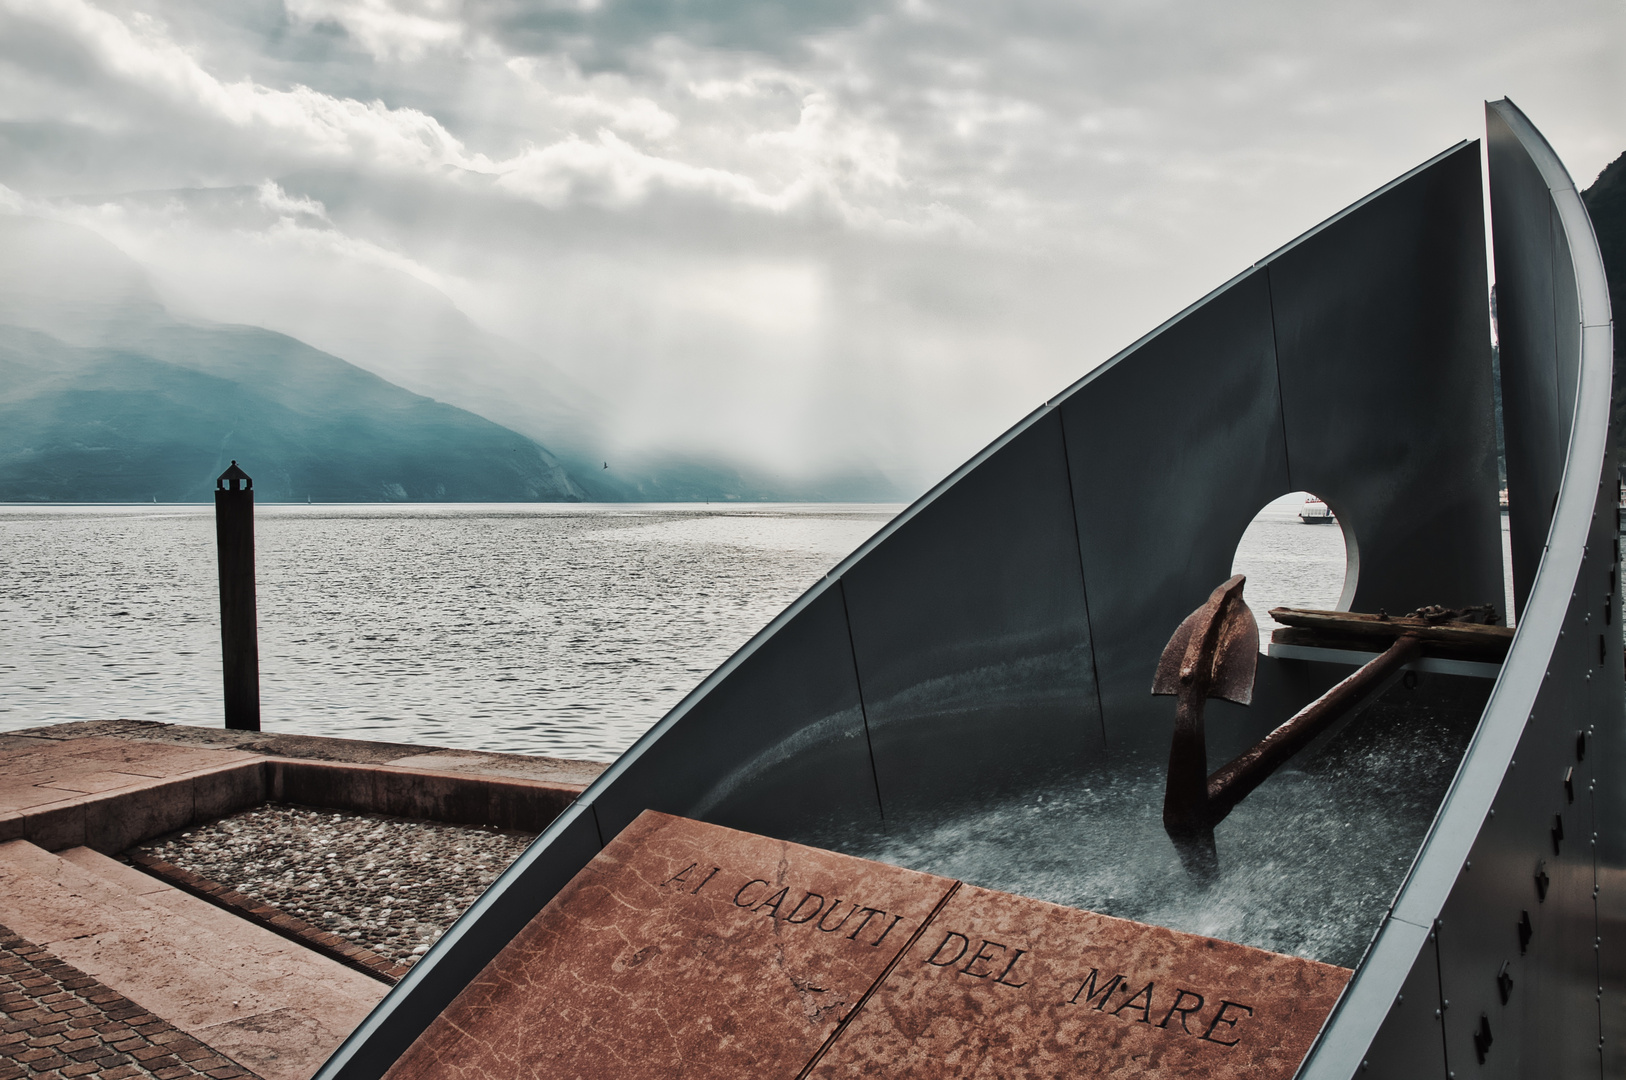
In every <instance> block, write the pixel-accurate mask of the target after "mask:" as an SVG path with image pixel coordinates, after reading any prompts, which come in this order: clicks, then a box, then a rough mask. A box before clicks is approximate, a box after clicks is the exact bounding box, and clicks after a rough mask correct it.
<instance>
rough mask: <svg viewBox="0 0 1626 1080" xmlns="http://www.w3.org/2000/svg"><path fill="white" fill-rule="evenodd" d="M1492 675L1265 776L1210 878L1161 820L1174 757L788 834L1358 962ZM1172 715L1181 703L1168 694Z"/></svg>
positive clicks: (1378, 707)
mask: <svg viewBox="0 0 1626 1080" xmlns="http://www.w3.org/2000/svg"><path fill="white" fill-rule="evenodd" d="M1490 686H1491V684H1490V681H1489V680H1476V679H1448V678H1444V677H1439V676H1434V677H1430V676H1426V675H1425V676H1422V678H1421V680H1420V681H1419V683H1418V685H1417V687H1416V688H1415V689H1407V688H1406V687H1404V686H1403V685H1399V684H1397V685H1396V687H1395V688H1394V689H1392V690H1391V691H1390V692H1389V693H1388V694H1386V695H1385V696H1384V697H1383V698H1382V699H1380V700H1379V701H1378V702H1377V703H1375V704H1374V705H1372V706H1370V707H1369V708H1368V709H1367V710H1366V711H1365V713H1363V714H1362V715H1360V716H1359V717H1358V718H1357V719H1356V720H1355V721H1354V722H1353V723H1352V724H1351V725H1350V726H1349V727H1348V728H1346V729H1345V730H1344V732H1343V733H1342V734H1341V735H1340V736H1338V737H1337V738H1336V739H1334V740H1333V741H1332V742H1331V743H1329V744H1328V746H1327V747H1326V749H1325V750H1324V751H1322V752H1321V753H1320V754H1319V755H1317V756H1315V757H1314V758H1313V759H1311V760H1308V761H1298V762H1295V764H1294V765H1293V766H1292V767H1289V768H1284V769H1283V770H1282V771H1280V772H1278V773H1277V774H1276V775H1275V776H1273V777H1271V778H1270V779H1269V780H1267V781H1266V782H1265V783H1264V784H1263V785H1261V786H1260V787H1259V788H1258V790H1256V791H1254V792H1253V794H1251V795H1249V796H1248V797H1247V798H1246V799H1244V800H1243V801H1242V803H1240V804H1239V805H1238V806H1237V808H1236V809H1235V810H1233V811H1232V812H1231V815H1230V817H1228V818H1226V820H1225V821H1224V822H1222V823H1221V824H1220V826H1219V828H1218V829H1217V830H1216V831H1215V839H1216V842H1217V846H1218V848H1219V857H1220V866H1221V872H1220V876H1219V878H1218V880H1217V881H1215V882H1214V883H1213V884H1211V885H1209V886H1207V887H1206V888H1205V887H1201V886H1198V885H1196V884H1194V883H1193V882H1192V881H1191V879H1190V878H1188V877H1187V876H1186V874H1185V871H1184V870H1182V869H1181V867H1180V861H1179V859H1178V858H1177V857H1176V855H1175V851H1174V847H1173V845H1172V844H1170V842H1169V839H1168V837H1167V835H1165V833H1164V832H1163V826H1162V808H1163V763H1162V762H1161V761H1152V760H1145V761H1141V760H1123V759H1117V760H1113V761H1110V762H1107V763H1105V764H1104V765H1103V767H1102V768H1101V769H1100V770H1099V771H1094V772H1088V773H1085V774H1084V775H1081V776H1078V777H1075V778H1072V779H1070V780H1066V781H1060V782H1051V783H1047V784H1045V785H1043V786H1041V787H1036V788H1034V789H1031V790H1029V791H1027V792H1024V793H1022V794H1020V795H1015V796H1011V797H1009V798H1005V799H1001V800H999V801H997V802H993V803H991V804H983V805H975V806H965V807H962V808H960V809H958V810H953V811H948V812H941V813H934V814H932V815H930V816H917V817H913V818H907V819H904V820H889V821H888V822H887V823H886V826H885V828H884V829H882V830H874V829H869V828H857V827H853V826H851V825H848V824H844V823H841V822H825V823H822V824H821V825H819V826H816V827H814V828H813V829H811V830H810V831H809V832H807V833H806V834H805V835H798V836H793V837H790V839H794V840H797V841H800V842H803V843H809V844H813V845H815V846H818V847H827V848H833V849H835V850H837V851H844V852H846V853H848V854H851V855H857V856H860V857H862V858H867V859H878V860H880V861H882V862H888V863H892V864H894V865H897V866H905V867H909V868H911V869H915V870H924V871H929V872H931V873H936V874H942V875H944V876H946V877H952V878H958V879H960V880H963V881H969V882H971V883H972V884H974V885H982V886H985V887H988V888H992V889H1000V890H1003V891H1005V892H1014V893H1019V894H1021V895H1023V896H1031V897H1035V898H1037V899H1040V900H1049V901H1052V902H1054V903H1058V904H1065V905H1067V906H1068V907H1077V908H1084V909H1086V910H1089V911H1098V912H1102V913H1104V914H1107V915H1116V916H1118V917H1120V918H1125V919H1135V920H1137V921H1140V922H1147V923H1153V924H1156V925H1158V926H1167V927H1171V928H1173V929H1175V930H1184V931H1187V932H1190V933H1195V934H1203V935H1206V936H1209V937H1217V938H1223V939H1225V940H1227V941H1236V942H1241V943H1242V944H1245V945H1253V946H1256V947H1258V948H1262V949H1269V950H1271V951H1273V952H1281V953H1289V954H1291V955H1294V956H1303V957H1308V958H1310V959H1314V960H1321V961H1324V962H1326V963H1331V964H1340V965H1343V966H1345V967H1353V966H1354V965H1355V963H1356V961H1357V960H1359V959H1360V956H1361V953H1362V951H1363V950H1364V949H1365V948H1366V944H1367V942H1368V941H1369V940H1370V938H1371V936H1372V934H1373V932H1374V931H1375V930H1376V929H1377V926H1378V922H1379V920H1380V919H1381V918H1382V915H1383V912H1384V911H1385V910H1387V908H1388V905H1389V902H1390V901H1391V900H1392V899H1393V897H1394V894H1395V891H1396V890H1397V889H1398V888H1399V886H1400V883H1401V880H1402V879H1403V877H1404V876H1405V873H1406V870H1407V868H1408V867H1409V866H1410V865H1411V860H1412V857H1413V856H1414V855H1415V854H1416V852H1417V848H1418V846H1419V845H1420V844H1421V843H1422V839H1423V835H1424V834H1425V833H1426V831H1427V829H1428V826H1429V823H1430V822H1431V821H1432V820H1433V817H1434V813H1435V811H1436V810H1437V809H1438V807H1439V804H1440V800H1441V799H1442V798H1443V797H1444V794H1445V790H1446V788H1447V786H1448V785H1449V784H1450V782H1451V778H1452V776H1453V775H1454V774H1455V772H1456V768H1457V764H1458V762H1459V761H1460V760H1461V757H1462V753H1463V751H1464V749H1465V748H1466V747H1467V744H1468V739H1469V737H1470V736H1471V735H1472V733H1473V728H1474V726H1475V724H1477V723H1478V720H1479V713H1480V711H1481V709H1483V707H1484V704H1485V700H1486V698H1487V696H1488V695H1489V693H1490ZM1171 711H1172V705H1171Z"/></svg>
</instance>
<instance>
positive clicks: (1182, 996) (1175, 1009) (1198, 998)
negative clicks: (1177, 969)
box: [1157, 990, 1203, 1035]
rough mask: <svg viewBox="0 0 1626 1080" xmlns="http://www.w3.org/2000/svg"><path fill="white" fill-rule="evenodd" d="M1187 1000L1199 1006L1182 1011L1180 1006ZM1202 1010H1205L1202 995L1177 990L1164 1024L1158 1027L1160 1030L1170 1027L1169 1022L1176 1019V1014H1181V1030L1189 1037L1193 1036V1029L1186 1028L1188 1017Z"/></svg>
mask: <svg viewBox="0 0 1626 1080" xmlns="http://www.w3.org/2000/svg"><path fill="white" fill-rule="evenodd" d="M1186 998H1190V999H1191V1000H1193V1001H1195V1002H1196V1003H1197V1004H1195V1005H1193V1006H1191V1007H1190V1008H1189V1009H1182V1008H1181V1007H1180V1006H1181V1005H1182V1004H1183V1003H1184V1002H1185V1000H1186ZM1202 1008H1203V996H1202V995H1201V994H1194V993H1192V992H1191V991H1190V990H1176V991H1175V992H1174V1004H1173V1005H1172V1006H1170V1008H1169V1011H1168V1012H1167V1013H1165V1014H1164V1016H1163V1020H1162V1022H1161V1023H1159V1024H1158V1025H1157V1026H1158V1027H1160V1028H1166V1027H1168V1026H1169V1021H1170V1020H1172V1019H1174V1014H1175V1013H1179V1014H1180V1030H1181V1031H1183V1032H1185V1033H1186V1034H1187V1035H1190V1034H1191V1029H1190V1028H1188V1027H1186V1017H1187V1016H1188V1015H1190V1014H1191V1013H1194V1012H1201V1011H1202Z"/></svg>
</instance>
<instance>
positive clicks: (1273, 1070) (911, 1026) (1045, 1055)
mask: <svg viewBox="0 0 1626 1080" xmlns="http://www.w3.org/2000/svg"><path fill="white" fill-rule="evenodd" d="M1349 976H1350V972H1349V971H1348V970H1347V969H1345V968H1339V967H1331V966H1329V965H1327V964H1319V963H1316V962H1314V961H1311V960H1302V959H1299V958H1297V957H1291V956H1282V955H1279V954H1276V953H1270V952H1265V951H1263V950H1260V949H1253V948H1249V947H1247V946H1244V945H1236V944H1233V943H1231V942H1226V941H1217V940H1215V939H1213V938H1205V937H1199V936H1196V935H1194V934H1182V933H1177V932H1175V931H1172V930H1167V929H1164V928H1162V927H1156V926H1146V925H1143V924H1141V923H1135V922H1129V921H1127V920H1124V919H1114V918H1109V917H1107V916H1105V915H1097V914H1094V913H1092V912H1088V911H1078V910H1076V909H1073V908H1065V907H1059V906H1057V905H1055V904H1047V903H1043V902H1041V901H1038V900H1029V899H1027V898H1025V897H1020V896H1012V895H1010V894H1008V893H999V892H993V891H991V890H988V889H979V888H976V887H975V886H971V885H961V886H959V887H958V888H957V889H956V890H955V892H954V895H953V896H952V897H950V898H949V900H948V902H947V903H945V904H944V905H943V907H942V909H941V910H940V911H939V912H938V913H937V915H936V916H935V917H934V918H933V919H932V921H931V924H930V926H928V927H927V929H926V930H925V932H924V933H922V934H921V935H920V936H919V938H918V940H917V941H916V942H915V943H914V945H913V946H912V947H911V948H910V949H909V951H908V952H907V953H906V954H905V955H904V956H903V958H902V960H901V961H900V962H899V963H898V965H897V967H896V968H895V969H894V970H893V971H892V972H891V973H890V974H889V975H888V976H887V978H886V979H885V981H884V982H883V983H882V984H881V986H880V987H879V988H878V989H877V990H876V992H875V993H874V995H873V996H872V997H871V998H870V999H869V1001H868V1002H866V1003H865V1005H864V1008H863V1010H862V1011H861V1012H860V1013H859V1014H858V1015H857V1016H856V1017H855V1018H854V1019H853V1021H852V1022H851V1023H850V1024H848V1025H847V1026H846V1027H845V1028H844V1029H843V1030H842V1031H841V1033H840V1035H839V1036H838V1037H837V1038H836V1039H835V1040H834V1042H833V1044H832V1045H831V1046H830V1048H829V1050H828V1052H827V1053H825V1054H824V1055H823V1056H822V1057H821V1058H820V1059H819V1061H818V1062H817V1065H816V1067H815V1068H814V1069H813V1070H812V1071H811V1073H810V1076H812V1077H817V1078H821V1080H833V1078H836V1077H858V1076H886V1077H889V1078H892V1077H921V1078H925V1077H931V1078H933V1080H938V1078H947V1077H966V1078H970V1077H978V1078H982V1077H986V1078H989V1080H992V1078H995V1077H997V1078H1000V1080H1006V1078H1011V1077H1063V1076H1111V1077H1131V1076H1134V1077H1140V1076H1169V1077H1181V1078H1190V1077H1216V1078H1217V1077H1248V1078H1250V1080H1273V1078H1278V1077H1279V1078H1281V1080H1287V1078H1289V1077H1291V1076H1292V1075H1293V1074H1294V1072H1296V1071H1297V1069H1298V1066H1299V1063H1300V1062H1301V1061H1302V1060H1303V1059H1304V1055H1305V1053H1306V1052H1307V1051H1308V1050H1309V1048H1310V1043H1311V1042H1312V1041H1313V1040H1314V1038H1315V1035H1316V1033H1317V1031H1319V1030H1320V1027H1321V1023H1322V1021H1323V1020H1325V1019H1326V1017H1327V1015H1328V1013H1329V1012H1331V1010H1332V1006H1333V1004H1334V1002H1335V1001H1336V1000H1337V998H1338V995H1339V993H1340V992H1341V991H1342V990H1343V987H1344V984H1345V983H1346V982H1347V981H1348V980H1349Z"/></svg>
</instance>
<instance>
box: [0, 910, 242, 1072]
mask: <svg viewBox="0 0 1626 1080" xmlns="http://www.w3.org/2000/svg"><path fill="white" fill-rule="evenodd" d="M0 1016H3V1017H4V1019H3V1020H0V1080H21V1078H23V1077H49V1078H51V1080H57V1078H59V1077H60V1078H64V1080H66V1078H70V1077H89V1078H92V1080H122V1078H123V1077H156V1078H157V1080H180V1078H183V1077H201V1076H207V1077H213V1078H214V1080H228V1078H236V1077H242V1078H245V1080H256V1078H255V1075H254V1074H253V1073H251V1072H249V1071H248V1070H247V1069H245V1068H243V1067H242V1066H241V1065H238V1064H237V1063H236V1062H234V1061H230V1060H228V1059H226V1058H224V1057H222V1056H221V1055H219V1054H217V1053H215V1052H214V1051H213V1050H211V1049H210V1048H209V1047H207V1046H205V1045H203V1044H202V1043H200V1042H198V1041H197V1040H196V1039H194V1038H192V1037H191V1036H190V1035H186V1034H184V1033H182V1032H180V1031H177V1030H176V1029H175V1028H174V1027H172V1026H171V1025H169V1024H167V1023H165V1022H164V1021H163V1020H160V1019H159V1018H158V1017H156V1016H154V1015H152V1014H151V1013H149V1012H147V1011H146V1010H145V1009H143V1008H142V1007H141V1006H139V1005H137V1004H135V1003H134V1002H132V1001H130V1000H129V999H128V998H126V997H124V996H123V995H121V994H118V993H116V992H115V991H112V990H109V989H108V988H107V987H105V986H103V985H102V984H101V983H99V982H97V981H96V980H95V979H93V978H91V977H90V976H89V975H86V974H85V973H84V972H82V971H80V970H78V969H77V968H74V967H70V966H69V965H68V964H66V963H64V962H63V961H61V960H59V959H57V958H56V957H55V956H53V955H51V954H50V953H49V952H47V951H46V950H45V949H43V948H41V947H40V946H38V945H35V944H33V943H32V942H30V941H27V940H25V939H24V938H21V937H18V936H17V935H16V934H14V933H12V932H11V930H9V929H7V928H6V927H4V926H0Z"/></svg>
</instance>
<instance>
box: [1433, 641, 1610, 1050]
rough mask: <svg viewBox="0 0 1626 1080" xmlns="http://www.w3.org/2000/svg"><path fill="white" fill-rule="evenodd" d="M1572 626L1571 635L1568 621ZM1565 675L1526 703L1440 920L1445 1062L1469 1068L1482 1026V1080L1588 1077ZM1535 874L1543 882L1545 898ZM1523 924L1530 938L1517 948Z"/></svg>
mask: <svg viewBox="0 0 1626 1080" xmlns="http://www.w3.org/2000/svg"><path fill="white" fill-rule="evenodd" d="M1574 621H1575V622H1576V624H1577V628H1578V630H1579V626H1580V623H1581V615H1580V614H1579V613H1577V614H1576V616H1575V620H1574ZM1571 637H1573V638H1574V641H1575V642H1577V643H1582V644H1585V645H1590V646H1591V647H1592V649H1593V655H1592V659H1593V660H1596V658H1597V657H1596V646H1595V644H1594V643H1591V642H1583V641H1582V638H1581V637H1580V636H1579V634H1576V635H1571ZM1569 640H1570V639H1569V637H1567V638H1566V643H1568V642H1569ZM1567 651H1568V652H1569V653H1570V654H1571V656H1570V659H1571V661H1573V660H1575V659H1577V658H1581V659H1584V657H1578V654H1579V653H1580V652H1581V650H1580V649H1578V648H1575V647H1571V648H1569V649H1568V650H1567ZM1554 660H1555V662H1560V663H1561V661H1562V658H1561V657H1560V656H1555V657H1554ZM1561 674H1562V675H1566V676H1570V677H1571V678H1569V679H1561V678H1560V675H1561ZM1575 674H1576V673H1575V672H1574V671H1573V670H1571V671H1562V670H1561V669H1557V670H1555V672H1554V678H1553V680H1552V681H1551V682H1550V683H1549V684H1548V686H1549V689H1548V690H1547V691H1546V692H1544V693H1543V694H1542V696H1541V698H1540V699H1538V702H1537V705H1536V709H1535V712H1534V715H1533V717H1532V719H1531V720H1530V722H1529V723H1528V724H1527V725H1526V727H1525V730H1524V734H1523V737H1522V738H1521V739H1520V741H1519V745H1518V750H1517V753H1516V756H1515V757H1514V759H1513V765H1512V766H1511V767H1510V768H1509V770H1508V773H1507V775H1506V777H1505V779H1504V780H1503V782H1502V785H1501V788H1500V790H1499V791H1498V792H1497V796H1496V800H1495V804H1494V807H1493V809H1494V810H1495V811H1496V813H1495V815H1494V816H1491V817H1489V818H1488V819H1487V821H1486V823H1485V825H1484V827H1483V828H1482V829H1481V830H1480V833H1479V836H1478V838H1477V840H1476V841H1475V843H1474V847H1473V852H1472V855H1471V857H1470V858H1469V860H1468V862H1467V864H1466V866H1465V868H1464V869H1463V870H1462V871H1461V872H1460V874H1459V876H1458V880H1457V884H1456V886H1455V888H1453V889H1452V891H1451V895H1450V897H1449V898H1448V899H1447V901H1446V904H1445V908H1444V910H1443V912H1442V915H1441V923H1442V930H1441V935H1440V945H1439V948H1440V970H1441V984H1442V991H1441V992H1442V993H1443V994H1444V996H1445V997H1446V998H1447V999H1448V1000H1450V1001H1451V1003H1452V1006H1451V1008H1450V1009H1449V1010H1447V1014H1446V1033H1447V1046H1448V1053H1449V1055H1450V1058H1451V1060H1452V1061H1453V1062H1474V1063H1475V1064H1476V1065H1477V1064H1478V1062H1477V1056H1478V1047H1476V1045H1475V1035H1476V1033H1477V1032H1478V1030H1479V1026H1480V1022H1481V1017H1484V1018H1485V1020H1484V1022H1485V1023H1486V1024H1488V1026H1489V1030H1490V1032H1491V1034H1492V1037H1493V1041H1492V1042H1491V1044H1490V1046H1489V1047H1488V1048H1487V1049H1486V1055H1485V1063H1484V1066H1483V1070H1482V1075H1485V1076H1507V1077H1517V1076H1543V1077H1545V1076H1552V1077H1559V1076H1590V1075H1595V1073H1596V1069H1597V1050H1596V1043H1597V1016H1596V1012H1597V1010H1596V1007H1595V1005H1594V994H1595V983H1596V979H1595V971H1594V965H1593V962H1592V958H1593V950H1592V933H1593V914H1592V877H1593V875H1592V847H1591V844H1590V833H1591V827H1592V798H1593V795H1592V791H1591V779H1592V776H1593V773H1592V763H1593V762H1592V759H1591V758H1590V756H1589V759H1588V760H1583V761H1577V758H1576V753H1575V748H1576V739H1575V736H1576V728H1575V727H1574V726H1573V718H1574V717H1576V716H1580V715H1585V713H1584V705H1583V704H1582V703H1580V702H1576V701H1573V700H1569V699H1571V698H1573V697H1574V694H1573V693H1566V692H1565V690H1566V689H1570V690H1573V689H1574V688H1575V687H1576V686H1577V685H1582V686H1584V685H1585V682H1584V680H1585V675H1584V672H1583V673H1582V675H1581V677H1580V678H1578V679H1577V678H1574V676H1575ZM1570 770H1573V773H1571V771H1570ZM1566 776H1568V777H1569V778H1570V779H1571V784H1572V787H1573V793H1574V797H1573V800H1572V799H1571V796H1570V790H1571V789H1569V788H1566V785H1565V779H1566ZM1560 819H1561V820H1562V822H1563V827H1564V838H1563V840H1562V841H1561V842H1558V843H1555V841H1554V836H1553V827H1554V825H1555V823H1557V821H1558V820H1560ZM1538 871H1539V872H1540V873H1541V874H1543V875H1545V877H1546V881H1547V885H1546V888H1545V891H1543V890H1542V888H1541V887H1540V886H1538V883H1537V880H1536V878H1537V873H1538ZM1526 916H1528V918H1529V922H1530V928H1531V936H1530V938H1529V940H1528V942H1521V936H1520V933H1519V926H1520V923H1521V921H1522V919H1523V918H1525V917H1526ZM1521 945H1522V947H1521ZM1504 965H1506V967H1505V968H1504ZM1504 970H1505V972H1506V974H1507V975H1508V977H1509V978H1510V979H1511V980H1512V983H1511V990H1510V992H1509V994H1508V999H1507V1001H1506V1002H1504V1001H1503V1000H1502V996H1503V995H1502V990H1501V987H1500V986H1499V985H1498V976H1499V975H1500V974H1501V973H1502V972H1503V971H1504ZM1476 1075H1478V1074H1476Z"/></svg>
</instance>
